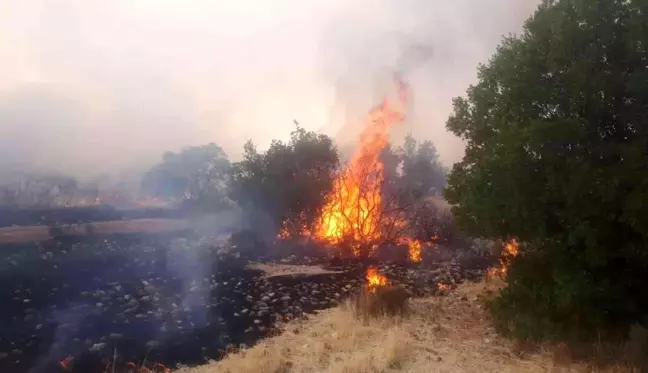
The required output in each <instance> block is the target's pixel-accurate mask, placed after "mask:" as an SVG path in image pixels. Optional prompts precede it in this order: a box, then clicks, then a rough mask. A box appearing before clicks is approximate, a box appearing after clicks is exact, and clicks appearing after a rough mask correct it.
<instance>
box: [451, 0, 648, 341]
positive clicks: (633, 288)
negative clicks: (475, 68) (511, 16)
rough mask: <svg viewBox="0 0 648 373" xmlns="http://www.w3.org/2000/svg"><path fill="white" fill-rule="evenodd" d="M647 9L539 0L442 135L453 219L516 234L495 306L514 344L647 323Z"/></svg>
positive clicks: (634, 1)
mask: <svg viewBox="0 0 648 373" xmlns="http://www.w3.org/2000/svg"><path fill="white" fill-rule="evenodd" d="M647 4H648V3H646V2H645V1H642V0H562V1H544V2H543V4H542V5H541V6H540V7H539V9H538V10H537V12H536V13H535V14H534V16H533V17H531V18H530V19H529V20H528V21H527V22H526V24H525V28H524V33H523V34H522V35H520V36H518V37H513V36H511V37H508V38H506V39H505V40H504V42H503V43H502V44H501V46H500V47H499V48H498V50H497V53H496V54H495V56H494V57H493V58H492V59H491V60H490V62H489V63H488V64H487V65H485V66H481V67H480V68H479V82H478V84H477V85H475V86H471V87H470V88H469V89H468V94H467V97H466V98H457V99H455V101H454V113H453V115H452V116H451V117H450V119H449V120H448V123H447V128H448V129H449V130H451V131H452V132H454V133H455V134H456V135H458V136H460V137H461V138H463V139H464V140H465V141H466V144H467V148H466V154H465V156H464V158H463V160H462V161H461V162H459V163H458V164H456V165H455V166H454V168H453V170H452V172H451V174H450V176H449V181H448V183H449V186H448V188H447V190H446V192H445V195H446V197H447V199H448V201H449V202H450V203H452V204H453V205H454V208H453V213H454V216H455V217H456V221H457V223H458V224H459V225H460V227H462V228H463V229H464V230H465V231H466V232H468V233H471V234H473V235H478V236H486V237H504V238H506V237H511V236H514V237H517V238H518V239H519V240H520V241H522V242H525V245H523V250H522V255H521V256H520V257H518V259H517V260H515V261H514V262H513V265H512V268H511V269H510V271H509V276H508V284H509V286H508V287H507V288H506V289H505V290H504V291H503V292H502V294H501V295H500V297H499V298H498V299H496V300H495V301H494V302H493V304H492V309H493V311H494V315H495V319H496V321H497V325H498V326H499V327H500V329H501V330H502V331H505V332H509V333H513V334H514V335H517V336H519V337H524V338H537V337H558V336H563V337H564V336H570V337H588V336H591V333H594V331H596V330H597V329H598V328H604V327H605V330H608V331H617V332H618V331H625V330H626V328H627V326H628V325H629V324H632V323H646V321H648V319H647V318H646V316H647V315H648V287H647V286H646V284H647V283H648V250H647V244H648V236H647V235H648V215H647V214H646V213H645V208H646V206H648V204H647V202H648V83H647V82H648V49H647V48H648V5H647Z"/></svg>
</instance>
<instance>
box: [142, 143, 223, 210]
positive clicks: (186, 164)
mask: <svg viewBox="0 0 648 373" xmlns="http://www.w3.org/2000/svg"><path fill="white" fill-rule="evenodd" d="M229 171H230V161H229V159H228V158H227V155H226V154H225V152H224V151H223V149H221V147H220V146H218V145H216V144H214V143H209V144H207V145H202V146H192V147H188V148H185V149H183V150H182V151H181V152H178V153H174V152H167V153H165V154H164V156H163V157H162V161H161V162H160V163H159V164H157V165H155V166H154V167H153V168H151V170H149V171H148V172H147V173H146V175H145V176H144V179H143V182H142V187H143V189H144V191H146V192H147V193H148V194H150V195H153V196H155V197H160V198H169V199H176V200H179V201H183V202H185V203H187V204H190V205H194V206H201V208H207V209H216V208H219V207H222V206H224V205H225V204H226V203H227V199H226V197H227V186H228V181H229V180H228V178H229Z"/></svg>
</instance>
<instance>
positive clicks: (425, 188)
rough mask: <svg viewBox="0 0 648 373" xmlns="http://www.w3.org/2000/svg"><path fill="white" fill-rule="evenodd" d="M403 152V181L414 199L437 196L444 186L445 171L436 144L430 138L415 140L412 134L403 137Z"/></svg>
mask: <svg viewBox="0 0 648 373" xmlns="http://www.w3.org/2000/svg"><path fill="white" fill-rule="evenodd" d="M401 153H402V154H403V156H402V159H403V165H402V167H403V176H402V179H403V183H404V185H405V189H406V190H408V191H409V193H410V195H411V196H413V197H414V198H415V199H420V198H425V197H429V196H439V195H440V194H441V192H442V191H443V189H444V188H445V184H446V180H445V174H446V171H445V169H444V168H443V166H442V165H441V162H440V161H439V154H438V153H437V149H436V146H434V143H433V142H432V141H430V140H426V141H424V142H422V143H419V142H417V141H416V140H415V139H414V138H413V137H412V135H408V136H407V137H405V142H404V144H403V147H402V148H401Z"/></svg>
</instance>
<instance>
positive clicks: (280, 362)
mask: <svg viewBox="0 0 648 373" xmlns="http://www.w3.org/2000/svg"><path fill="white" fill-rule="evenodd" d="M482 286H483V285H482ZM474 291H475V289H472V288H468V287H464V288H460V289H459V291H458V292H457V293H456V294H453V295H451V296H449V297H445V298H430V299H419V300H412V301H410V302H409V303H410V306H409V312H407V313H406V314H405V315H404V316H391V317H389V316H378V317H371V318H368V317H359V316H360V315H364V314H365V313H366V311H365V310H363V309H358V308H357V306H356V304H357V303H354V302H348V303H346V304H345V305H344V306H342V307H338V308H334V309H330V310H326V311H323V312H321V313H320V314H318V315H316V316H314V317H312V318H311V319H309V320H305V321H304V320H302V321H296V322H294V323H292V324H289V326H288V327H287V329H286V331H285V332H284V333H283V334H281V335H279V336H277V337H274V338H270V339H267V340H265V341H263V342H261V343H259V344H258V345H257V346H254V347H252V348H250V349H247V350H243V351H239V352H238V353H233V354H231V355H229V356H228V357H226V358H225V359H223V360H221V361H219V362H214V363H211V364H208V365H204V366H200V367H196V368H190V369H186V370H183V372H185V373H215V372H218V373H221V372H227V373H262V372H263V373H317V372H322V373H324V372H326V373H388V372H410V373H418V372H420V373H424V372H425V373H429V372H479V373H483V372H495V371H497V372H549V371H551V361H550V359H548V358H547V357H546V356H534V357H531V358H528V359H520V358H519V357H518V356H515V355H514V354H513V353H511V350H512V346H510V345H509V344H507V343H506V342H504V341H501V340H498V339H497V338H496V337H495V336H494V335H492V332H490V331H489V330H488V327H487V326H488V322H487V320H486V319H485V315H484V312H483V310H482V309H481V308H479V306H478V303H477V302H476V301H475V299H474V298H475V296H474V295H473V294H471V292H474ZM464 296H467V297H469V299H468V300H462V297H464Z"/></svg>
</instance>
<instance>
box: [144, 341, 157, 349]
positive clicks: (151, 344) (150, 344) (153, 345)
mask: <svg viewBox="0 0 648 373" xmlns="http://www.w3.org/2000/svg"><path fill="white" fill-rule="evenodd" d="M159 346H160V342H159V341H155V340H151V341H148V342H146V347H148V348H156V347H159Z"/></svg>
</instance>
